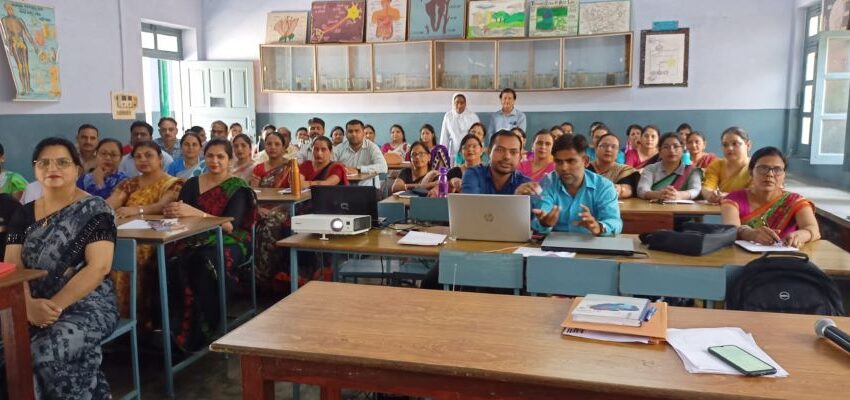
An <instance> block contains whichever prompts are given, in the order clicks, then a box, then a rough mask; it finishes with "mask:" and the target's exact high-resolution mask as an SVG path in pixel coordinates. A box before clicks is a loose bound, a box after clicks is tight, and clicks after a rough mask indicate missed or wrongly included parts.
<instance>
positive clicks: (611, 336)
mask: <svg viewBox="0 0 850 400" xmlns="http://www.w3.org/2000/svg"><path fill="white" fill-rule="evenodd" d="M561 334H562V335H566V336H575V337H580V338H586V339H593V340H603V341H606V342H616V343H644V344H648V343H649V338H648V337H646V336H637V335H627V334H624V333H612V332H601V331H591V330H587V329H581V328H564V331H563V332H562V333H561Z"/></svg>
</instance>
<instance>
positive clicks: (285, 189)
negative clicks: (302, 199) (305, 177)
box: [277, 187, 310, 194]
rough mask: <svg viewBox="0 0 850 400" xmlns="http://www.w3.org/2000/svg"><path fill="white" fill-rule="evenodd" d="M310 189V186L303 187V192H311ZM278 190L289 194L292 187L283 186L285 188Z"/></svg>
mask: <svg viewBox="0 0 850 400" xmlns="http://www.w3.org/2000/svg"><path fill="white" fill-rule="evenodd" d="M309 191H310V188H308V187H305V188H303V189H301V193H304V192H309ZM277 192H278V193H280V194H289V193H292V188H283V189H280V190H278V191H277Z"/></svg>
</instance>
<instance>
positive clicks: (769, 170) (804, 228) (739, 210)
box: [720, 147, 820, 248]
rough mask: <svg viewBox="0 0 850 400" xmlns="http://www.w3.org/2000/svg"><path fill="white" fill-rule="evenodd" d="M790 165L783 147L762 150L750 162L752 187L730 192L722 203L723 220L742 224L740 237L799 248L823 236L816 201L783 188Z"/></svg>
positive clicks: (726, 222) (736, 224)
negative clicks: (816, 214) (786, 168)
mask: <svg viewBox="0 0 850 400" xmlns="http://www.w3.org/2000/svg"><path fill="white" fill-rule="evenodd" d="M786 165H787V164H786V161H785V156H784V155H783V154H782V152H781V151H779V149H777V148H775V147H765V148H763V149H759V150H758V151H756V152H755V154H753V158H752V160H750V163H749V173H750V174H751V175H752V177H753V179H752V182H751V183H750V185H749V187H748V188H747V189H743V190H737V191H734V192H732V193H729V195H728V196H726V198H725V199H723V201H722V202H721V203H720V212H721V214H722V216H723V223H724V224H730V225H735V226H738V239H742V240H749V241H751V242H756V243H759V244H768V245H769V244H774V243H778V242H781V243H784V244H785V245H788V246H793V247H797V248H799V247H800V246H802V245H803V244H806V243H808V242H813V241H815V240H818V239H820V229H819V228H818V221H817V219H816V218H815V209H814V208H815V206H814V204H812V202H811V201H809V200H806V198H804V197H803V196H801V195H799V194H797V193H791V192H787V191H785V190H784V189H783V188H784V186H785V167H786Z"/></svg>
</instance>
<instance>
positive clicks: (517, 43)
mask: <svg viewBox="0 0 850 400" xmlns="http://www.w3.org/2000/svg"><path fill="white" fill-rule="evenodd" d="M498 43H499V45H498V54H499V64H498V71H499V81H498V85H497V87H498V88H499V89H504V88H512V89H514V90H558V89H560V88H561V39H532V40H500V41H499V42H498Z"/></svg>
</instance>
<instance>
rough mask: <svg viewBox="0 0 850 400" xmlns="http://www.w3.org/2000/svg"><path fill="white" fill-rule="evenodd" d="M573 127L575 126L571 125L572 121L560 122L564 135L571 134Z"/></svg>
mask: <svg viewBox="0 0 850 400" xmlns="http://www.w3.org/2000/svg"><path fill="white" fill-rule="evenodd" d="M573 129H575V128H574V127H573V124H572V122H564V123H562V124H561V130H562V131H564V135H566V134H572V133H573Z"/></svg>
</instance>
